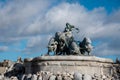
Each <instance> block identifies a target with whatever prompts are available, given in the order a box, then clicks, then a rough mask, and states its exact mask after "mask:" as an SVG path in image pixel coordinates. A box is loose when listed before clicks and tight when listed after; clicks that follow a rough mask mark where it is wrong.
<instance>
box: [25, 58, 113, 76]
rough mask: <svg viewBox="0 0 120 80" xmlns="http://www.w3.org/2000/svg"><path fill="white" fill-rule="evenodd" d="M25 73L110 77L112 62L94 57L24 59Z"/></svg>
mask: <svg viewBox="0 0 120 80" xmlns="http://www.w3.org/2000/svg"><path fill="white" fill-rule="evenodd" d="M25 67H26V68H27V69H26V71H25V73H26V74H28V73H37V72H39V71H49V72H52V73H58V72H60V73H62V72H69V73H74V72H80V73H81V74H88V75H94V74H97V75H104V74H108V75H112V73H113V67H114V66H113V61H112V60H111V59H105V58H99V57H95V56H42V57H36V58H34V59H25Z"/></svg>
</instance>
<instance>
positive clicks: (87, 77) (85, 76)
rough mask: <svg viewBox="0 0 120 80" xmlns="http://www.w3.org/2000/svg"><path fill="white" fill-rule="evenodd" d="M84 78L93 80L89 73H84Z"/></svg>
mask: <svg viewBox="0 0 120 80" xmlns="http://www.w3.org/2000/svg"><path fill="white" fill-rule="evenodd" d="M83 80H92V77H91V76H90V75H88V74H84V75H83Z"/></svg>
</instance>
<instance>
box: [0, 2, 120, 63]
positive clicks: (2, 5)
mask: <svg viewBox="0 0 120 80" xmlns="http://www.w3.org/2000/svg"><path fill="white" fill-rule="evenodd" d="M119 3H120V1H119V0H59V1H57V0H51V1H50V0H0V61H2V60H4V59H10V60H14V61H15V60H16V59H17V57H20V56H21V57H22V58H23V59H24V58H33V57H36V56H41V55H42V54H45V53H47V49H46V47H47V44H48V41H49V39H50V37H52V36H54V33H55V32H57V31H62V30H63V29H64V27H65V23H66V22H69V23H71V24H73V25H75V26H76V27H78V28H79V29H80V32H79V34H76V35H75V39H76V40H79V41H82V39H83V37H90V38H91V39H92V42H93V45H94V46H95V49H94V50H93V51H92V54H93V55H95V56H99V57H105V58H111V59H114V60H115V58H116V57H118V58H120V36H119V34H120V4H119ZM76 36H79V37H76Z"/></svg>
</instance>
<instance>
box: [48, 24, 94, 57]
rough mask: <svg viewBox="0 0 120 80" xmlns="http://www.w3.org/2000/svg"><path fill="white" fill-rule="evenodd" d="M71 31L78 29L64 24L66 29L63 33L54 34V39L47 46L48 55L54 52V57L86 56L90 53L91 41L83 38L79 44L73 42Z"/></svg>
mask: <svg viewBox="0 0 120 80" xmlns="http://www.w3.org/2000/svg"><path fill="white" fill-rule="evenodd" d="M73 30H77V32H79V29H78V28H76V27H75V26H74V25H71V24H69V23H66V27H65V29H64V31H63V32H56V33H55V37H52V38H51V39H50V41H49V44H48V55H49V52H52V51H53V52H54V54H55V55H85V53H86V52H87V53H88V55H90V54H89V53H90V52H91V51H92V49H93V46H92V45H91V43H92V42H91V40H90V39H89V38H86V37H85V38H84V39H83V41H82V42H80V43H79V44H78V43H77V41H76V40H74V36H73V34H72V31H73Z"/></svg>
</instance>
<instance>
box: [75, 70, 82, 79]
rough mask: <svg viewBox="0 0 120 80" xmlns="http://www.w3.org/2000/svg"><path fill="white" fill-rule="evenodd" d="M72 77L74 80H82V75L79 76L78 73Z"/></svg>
mask: <svg viewBox="0 0 120 80" xmlns="http://www.w3.org/2000/svg"><path fill="white" fill-rule="evenodd" d="M73 76H74V80H82V74H80V73H79V72H75V73H74V75H73Z"/></svg>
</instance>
